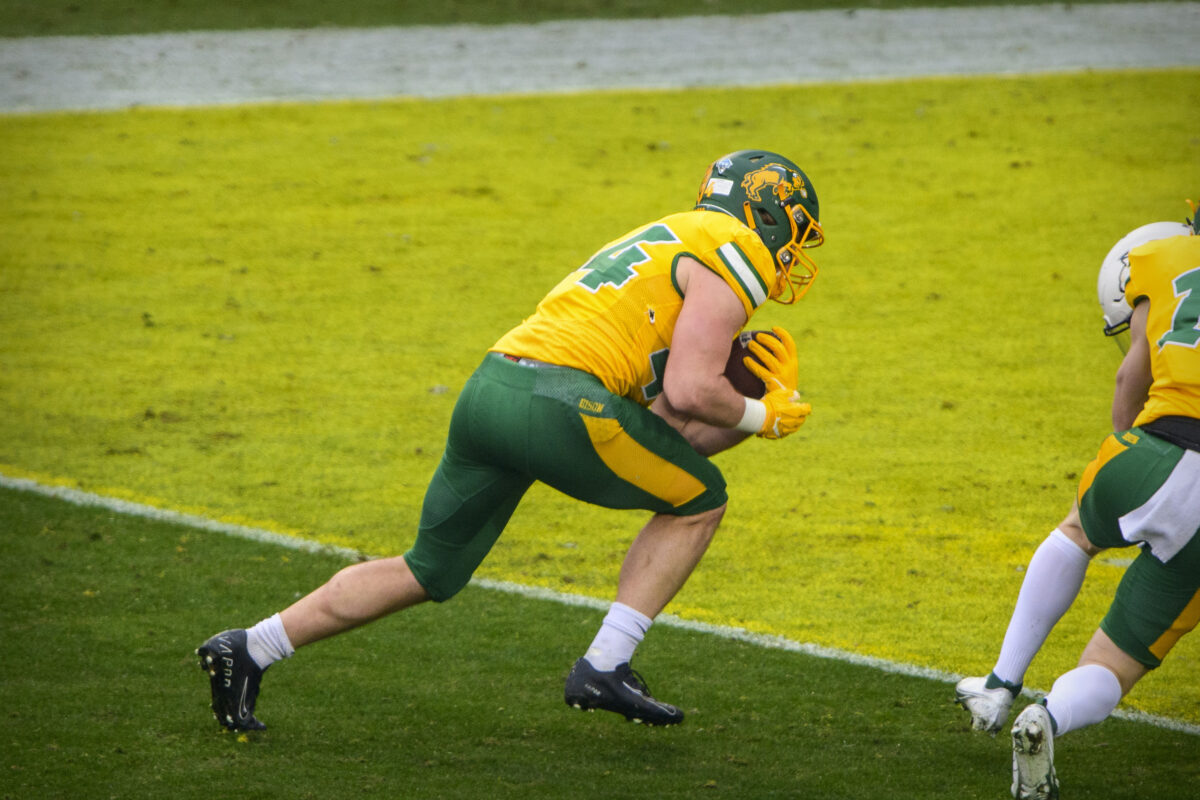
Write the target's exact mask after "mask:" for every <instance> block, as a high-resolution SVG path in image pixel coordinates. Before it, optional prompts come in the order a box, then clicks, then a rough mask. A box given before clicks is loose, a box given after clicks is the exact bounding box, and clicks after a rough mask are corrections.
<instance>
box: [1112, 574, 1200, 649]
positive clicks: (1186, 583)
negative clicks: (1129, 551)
mask: <svg viewBox="0 0 1200 800" xmlns="http://www.w3.org/2000/svg"><path fill="white" fill-rule="evenodd" d="M1192 555H1193V554H1191V553H1189V554H1187V556H1192ZM1195 560H1196V559H1195V558H1181V559H1179V562H1178V563H1177V562H1176V561H1175V560H1174V559H1173V560H1172V561H1171V563H1169V564H1164V563H1162V562H1161V561H1159V560H1158V559H1157V558H1155V557H1154V556H1153V555H1152V554H1151V553H1150V552H1149V551H1147V550H1143V551H1142V552H1141V553H1140V554H1139V555H1138V557H1137V558H1136V559H1134V561H1133V563H1132V564H1130V565H1129V568H1128V569H1126V571H1125V575H1124V577H1122V578H1121V582H1120V584H1119V585H1118V586H1117V593H1116V596H1115V597H1114V598H1113V602H1112V605H1111V606H1110V607H1109V609H1108V613H1107V614H1106V615H1105V616H1104V619H1103V620H1101V622H1100V629H1101V630H1102V631H1104V632H1105V633H1106V634H1108V638H1110V639H1112V640H1113V643H1114V644H1116V645H1117V647H1119V648H1121V650H1123V651H1124V652H1125V653H1127V654H1129V655H1130V656H1131V657H1133V658H1134V659H1136V660H1137V661H1139V662H1141V663H1142V664H1144V665H1145V666H1147V667H1149V668H1150V669H1154V668H1155V667H1157V666H1158V665H1159V664H1161V663H1162V660H1163V658H1164V657H1166V655H1167V653H1168V652H1170V650H1171V648H1172V647H1174V646H1175V643H1176V642H1178V641H1179V639H1180V638H1181V637H1182V636H1183V635H1184V634H1186V633H1188V632H1189V631H1191V630H1192V629H1193V628H1195V627H1196V623H1197V622H1198V621H1200V571H1198V570H1197V569H1196V564H1195V563H1193V562H1195Z"/></svg>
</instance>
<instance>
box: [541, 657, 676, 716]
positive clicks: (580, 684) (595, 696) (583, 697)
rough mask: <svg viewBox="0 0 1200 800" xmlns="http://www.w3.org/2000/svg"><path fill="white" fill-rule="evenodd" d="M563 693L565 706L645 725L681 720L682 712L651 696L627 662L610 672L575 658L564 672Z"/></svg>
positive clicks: (640, 677) (642, 681)
mask: <svg viewBox="0 0 1200 800" xmlns="http://www.w3.org/2000/svg"><path fill="white" fill-rule="evenodd" d="M563 695H564V698H565V699H566V701H567V705H569V706H572V707H574V708H578V709H580V710H582V711H592V710H593V709H597V708H600V709H603V710H605V711H612V712H615V713H617V714H620V715H622V716H623V717H625V719H627V720H629V721H631V722H640V723H644V724H646V725H678V724H679V723H681V722H683V712H682V711H680V710H679V709H678V708H676V707H675V706H672V705H668V704H667V703H660V702H659V701H657V700H655V699H654V698H653V697H651V696H650V689H649V688H647V687H646V682H645V681H644V680H642V676H641V675H639V674H637V673H636V672H634V671H633V670H632V669H630V668H629V664H628V662H627V663H624V664H618V665H617V668H616V669H614V670H613V671H612V672H601V671H599V670H598V669H596V668H595V667H593V666H592V665H591V663H589V662H588V660H587V659H586V658H581V659H579V660H578V661H576V662H575V666H573V667H571V674H569V675H567V686H566V690H565V691H564V693H563Z"/></svg>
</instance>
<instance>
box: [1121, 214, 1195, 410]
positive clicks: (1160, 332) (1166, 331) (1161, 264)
mask: <svg viewBox="0 0 1200 800" xmlns="http://www.w3.org/2000/svg"><path fill="white" fill-rule="evenodd" d="M1125 299H1126V300H1127V301H1128V302H1129V305H1130V306H1134V305H1136V304H1137V302H1138V301H1139V300H1143V299H1145V300H1147V301H1149V303H1150V311H1149V314H1148V315H1147V317H1146V341H1147V342H1148V343H1149V345H1150V373H1151V375H1153V377H1154V382H1153V383H1152V384H1151V385H1150V396H1149V398H1148V399H1147V400H1146V405H1145V406H1144V407H1143V408H1142V411H1141V413H1140V414H1138V416H1137V419H1136V420H1134V425H1144V424H1145V423H1147V422H1150V421H1151V420H1156V419H1158V418H1159V417H1165V416H1170V415H1176V416H1184V417H1194V418H1196V419H1200V236H1170V237H1168V238H1166V239H1158V240H1156V241H1153V242H1148V243H1146V244H1144V245H1142V246H1140V247H1135V248H1134V249H1133V250H1131V251H1130V252H1129V282H1128V283H1127V284H1125Z"/></svg>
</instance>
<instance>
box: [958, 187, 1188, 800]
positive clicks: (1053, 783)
mask: <svg viewBox="0 0 1200 800" xmlns="http://www.w3.org/2000/svg"><path fill="white" fill-rule="evenodd" d="M1192 213H1193V219H1192V220H1191V222H1190V225H1180V224H1177V223H1154V224H1152V225H1146V226H1143V227H1141V228H1138V229H1137V230H1136V231H1133V232H1132V233H1131V234H1129V235H1128V236H1126V237H1125V238H1123V239H1122V240H1121V241H1120V242H1118V243H1117V245H1116V246H1115V247H1114V248H1113V249H1112V251H1111V252H1110V253H1109V256H1108V257H1107V258H1106V259H1105V261H1104V263H1103V265H1102V266H1101V271H1100V282H1099V287H1098V293H1099V298H1100V304H1101V307H1102V308H1103V310H1104V317H1105V333H1107V334H1109V335H1115V334H1118V333H1120V332H1122V331H1123V330H1128V332H1129V335H1130V336H1129V343H1128V347H1127V348H1125V355H1124V358H1123V359H1122V361H1121V365H1120V367H1119V368H1118V370H1117V376H1116V388H1115V390H1114V392H1113V402H1112V424H1113V430H1114V433H1113V434H1112V435H1110V436H1109V437H1108V438H1107V439H1106V440H1105V441H1104V442H1103V444H1101V446H1100V451H1099V454H1098V455H1097V456H1096V459H1095V460H1094V461H1092V463H1091V464H1090V465H1088V467H1087V469H1086V470H1084V473H1083V477H1082V478H1081V480H1080V484H1079V490H1078V493H1077V498H1076V501H1075V503H1074V505H1073V506H1072V508H1071V511H1070V513H1069V514H1068V515H1067V517H1066V519H1065V520H1063V522H1062V523H1061V524H1060V525H1059V526H1058V528H1057V529H1055V530H1054V531H1053V532H1052V533H1051V534H1050V536H1049V537H1047V538H1046V540H1045V541H1043V542H1042V544H1041V545H1040V546H1039V547H1038V549H1037V550H1036V551H1035V552H1034V554H1033V557H1032V559H1031V560H1030V562H1029V567H1028V570H1027V571H1026V573H1025V578H1024V580H1023V581H1022V584H1021V589H1020V592H1019V593H1018V595H1017V602H1016V608H1015V610H1014V611H1013V614H1012V618H1011V620H1010V622H1009V625H1008V630H1007V632H1006V633H1005V636H1004V642H1003V644H1002V645H1001V648H1000V655H999V658H998V659H997V661H996V664H995V666H994V667H993V669H992V672H991V674H990V675H988V676H987V677H986V678H982V677H972V678H964V679H963V680H962V681H960V682H959V683H958V686H957V687H956V700H957V702H958V703H960V704H961V705H962V706H963V707H964V708H965V709H966V710H967V711H968V712H970V714H971V721H972V726H973V727H974V728H975V729H976V730H984V731H988V732H990V733H992V734H995V733H996V732H997V731H999V730H1000V728H1001V727H1002V726H1003V725H1004V722H1005V720H1006V719H1007V718H1008V714H1009V708H1010V707H1011V705H1012V702H1013V700H1014V699H1015V698H1016V696H1017V694H1018V693H1019V692H1020V689H1021V685H1022V682H1023V680H1024V676H1025V671H1026V670H1027V668H1028V667H1029V664H1030V662H1031V661H1032V660H1033V657H1034V656H1035V655H1036V654H1037V652H1038V650H1039V649H1040V648H1041V646H1042V644H1043V642H1045V640H1046V637H1047V635H1049V633H1050V630H1051V628H1052V627H1053V626H1054V624H1055V623H1056V622H1057V621H1058V620H1059V618H1060V617H1061V616H1062V615H1063V614H1064V613H1065V612H1066V610H1067V609H1068V608H1069V607H1070V605H1071V603H1072V602H1073V601H1074V599H1075V596H1076V595H1077V594H1078V592H1079V588H1080V586H1081V585H1082V583H1083V578H1084V573H1085V571H1086V570H1087V565H1088V563H1089V562H1090V560H1091V559H1092V558H1093V557H1094V556H1095V555H1096V554H1097V553H1099V552H1101V551H1102V550H1105V549H1107V548H1112V547H1130V546H1137V547H1139V548H1140V551H1141V552H1140V553H1139V554H1138V555H1137V557H1136V558H1135V559H1134V561H1133V563H1132V564H1131V565H1130V566H1129V568H1128V569H1127V570H1126V572H1125V575H1124V576H1123V577H1122V579H1121V582H1120V584H1119V586H1118V587H1117V591H1116V595H1115V597H1114V598H1113V601H1112V604H1111V606H1110V608H1109V610H1108V613H1107V614H1106V615H1105V617H1104V619H1103V620H1102V621H1101V622H1100V626H1099V629H1098V630H1097V631H1096V632H1095V634H1094V635H1093V636H1092V639H1091V641H1089V642H1088V643H1087V645H1086V646H1085V647H1084V649H1083V654H1082V655H1081V656H1080V659H1079V665H1078V666H1077V667H1076V668H1075V669H1072V670H1070V671H1069V672H1066V673H1065V674H1063V675H1062V676H1060V677H1059V678H1058V679H1057V680H1056V681H1055V682H1054V685H1053V687H1052V688H1051V690H1050V693H1049V694H1048V695H1047V696H1046V697H1045V698H1044V699H1043V700H1041V701H1039V702H1035V703H1033V704H1030V705H1028V706H1026V707H1025V709H1024V710H1023V711H1022V712H1021V713H1020V714H1019V715H1018V716H1017V718H1016V720H1015V721H1014V723H1013V726H1012V731H1011V733H1012V744H1013V778H1012V780H1013V782H1012V793H1013V797H1016V798H1039V799H1041V800H1044V798H1054V797H1058V779H1057V777H1056V775H1055V770H1054V740H1055V737H1058V736H1062V735H1063V734H1065V733H1069V732H1070V731H1073V730H1077V729H1079V728H1082V727H1084V726H1086V725H1092V724H1095V723H1097V722H1100V721H1102V720H1104V719H1106V718H1107V717H1108V716H1109V714H1111V713H1112V711H1113V709H1114V708H1116V706H1117V703H1118V702H1120V700H1121V698H1122V697H1124V696H1125V695H1126V694H1127V693H1128V692H1129V691H1130V689H1132V688H1133V686H1134V684H1135V683H1137V681H1138V680H1139V679H1140V678H1141V677H1142V676H1143V675H1145V674H1146V673H1147V672H1149V671H1150V670H1152V669H1154V668H1155V667H1157V666H1158V665H1159V664H1161V663H1162V659H1163V658H1164V657H1165V656H1166V654H1167V653H1168V651H1170V650H1171V648H1172V647H1173V646H1174V645H1175V643H1176V642H1177V641H1178V640H1179V638H1180V637H1181V636H1183V635H1184V634H1185V633H1187V632H1188V631H1190V630H1192V629H1193V628H1194V627H1195V626H1196V623H1197V621H1198V620H1200V218H1198V217H1200V215H1197V214H1196V208H1195V207H1194V206H1193V208H1192ZM1118 289H1119V292H1118V291H1116V290H1118Z"/></svg>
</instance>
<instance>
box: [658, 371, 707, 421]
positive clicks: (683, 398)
mask: <svg viewBox="0 0 1200 800" xmlns="http://www.w3.org/2000/svg"><path fill="white" fill-rule="evenodd" d="M663 394H664V395H666V398H667V403H668V404H669V405H670V406H671V408H672V409H674V410H675V411H676V412H677V413H679V414H681V415H682V416H685V417H689V418H691V417H696V416H699V415H701V414H702V413H703V410H704V408H705V407H706V406H707V405H709V398H710V396H711V393H710V392H706V391H705V388H704V385H703V384H701V383H699V382H696V381H681V380H671V378H670V376H668V377H667V379H666V380H664V381H663Z"/></svg>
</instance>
